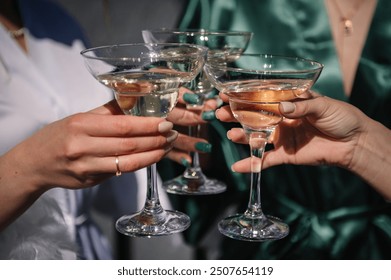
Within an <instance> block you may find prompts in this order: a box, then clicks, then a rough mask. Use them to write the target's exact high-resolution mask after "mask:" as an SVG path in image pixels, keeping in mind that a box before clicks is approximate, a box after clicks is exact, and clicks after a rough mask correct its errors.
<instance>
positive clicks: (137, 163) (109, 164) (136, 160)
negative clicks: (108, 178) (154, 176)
mask: <svg viewBox="0 0 391 280" xmlns="http://www.w3.org/2000/svg"><path fill="white" fill-rule="evenodd" d="M166 153H167V150H165V149H157V150H152V151H148V152H143V153H136V154H130V155H121V156H118V170H117V164H116V156H110V157H102V158H98V157H97V158H90V159H89V160H86V161H84V162H82V163H80V161H79V162H77V164H78V166H76V167H74V168H75V170H79V171H80V174H88V173H90V174H96V173H97V174H100V173H106V174H116V173H117V171H120V172H121V173H125V172H133V171H136V170H139V169H141V168H144V167H147V166H150V165H151V164H153V163H156V162H158V161H160V160H161V159H162V158H163V157H164V156H165V155H166ZM90 166H94V170H93V171H88V170H87V169H88V168H90ZM83 170H85V171H83Z"/></svg>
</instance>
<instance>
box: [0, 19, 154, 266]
mask: <svg viewBox="0 0 391 280" xmlns="http://www.w3.org/2000/svg"><path fill="white" fill-rule="evenodd" d="M25 39H26V42H27V47H28V54H25V53H24V52H23V51H22V49H21V48H20V47H19V45H18V44H17V43H16V42H15V40H13V39H12V38H11V37H10V36H9V34H8V33H7V31H6V29H5V28H4V27H3V26H2V25H1V24H0V131H1V137H0V155H1V154H3V153H5V152H6V151H8V150H9V149H10V148H12V147H13V146H15V145H16V144H17V143H18V142H20V141H22V140H24V139H25V138H27V137H28V136H29V135H31V134H32V133H34V132H35V131H37V130H38V129H40V128H42V127H43V126H45V125H47V124H49V123H51V122H53V121H56V120H58V119H61V118H64V117H66V116H68V115H70V114H74V113H77V112H82V111H87V110H90V109H93V108H95V107H97V106H100V105H102V104H104V103H106V102H107V101H108V100H111V99H112V93H111V92H110V91H109V90H107V89H106V88H105V87H104V86H103V85H100V84H99V83H98V82H97V81H96V80H95V79H94V78H93V77H92V76H91V75H90V74H89V73H88V71H87V70H86V67H85V65H84V63H83V60H82V57H81V55H80V54H79V53H80V51H81V50H83V49H84V48H85V47H84V45H83V43H82V41H81V40H75V41H74V42H73V43H72V45H71V46H69V45H66V44H63V43H61V42H57V41H55V40H52V39H49V38H36V37H34V36H33V35H32V34H30V33H29V32H28V30H27V32H26V35H25ZM21 160H23V159H21ZM113 168H115V163H114V162H113ZM145 179H146V174H145V172H144V170H141V171H138V172H135V173H131V174H126V175H124V176H122V177H121V179H116V178H115V179H112V180H110V182H108V183H107V184H110V183H111V185H114V186H112V187H113V190H114V193H117V194H121V195H118V196H117V197H122V201H117V203H118V204H115V205H113V208H116V209H117V211H116V213H114V214H113V215H114V217H116V216H118V215H120V214H124V212H125V211H135V210H136V208H137V207H139V205H137V190H136V188H137V186H141V187H142V186H144V185H145V184H146V182H145V181H146V180H145ZM97 191H98V189H97V187H95V188H91V189H86V190H77V191H75V190H66V189H62V188H54V189H51V190H50V191H48V192H46V193H45V194H44V195H43V196H42V197H40V198H39V199H38V200H37V201H36V202H35V203H34V205H33V206H32V207H31V208H30V209H28V210H27V211H26V212H25V213H24V214H23V215H22V216H21V217H20V218H18V219H17V220H16V221H15V222H14V223H12V224H11V225H10V226H9V227H7V228H6V229H5V230H3V231H2V232H1V233H0V248H1V249H0V258H1V259H72V258H88V259H91V258H102V259H108V258H111V254H110V249H109V247H108V244H107V240H106V239H105V238H104V237H103V236H102V235H101V234H100V232H99V231H98V230H97V228H96V227H95V226H94V224H92V223H91V221H90V219H89V213H88V212H89V207H90V206H91V204H92V202H93V194H94V193H95V192H97ZM142 192H143V193H144V191H142ZM106 203H108V204H109V203H114V202H113V201H106ZM121 206H127V209H125V208H126V207H121ZM106 208H108V209H109V208H110V206H106ZM113 226H114V225H113Z"/></svg>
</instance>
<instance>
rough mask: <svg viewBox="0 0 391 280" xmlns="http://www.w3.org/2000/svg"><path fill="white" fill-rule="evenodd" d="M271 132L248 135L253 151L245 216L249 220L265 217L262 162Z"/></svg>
mask: <svg viewBox="0 0 391 280" xmlns="http://www.w3.org/2000/svg"><path fill="white" fill-rule="evenodd" d="M270 134H271V133H269V132H263V131H262V132H254V131H252V132H250V133H249V134H248V137H249V144H250V150H251V185H250V199H249V202H248V206H247V210H246V212H245V215H246V216H248V217H249V218H259V217H262V216H264V214H263V212H262V207H261V171H262V160H263V154H264V151H265V147H266V144H267V140H268V137H269V136H270Z"/></svg>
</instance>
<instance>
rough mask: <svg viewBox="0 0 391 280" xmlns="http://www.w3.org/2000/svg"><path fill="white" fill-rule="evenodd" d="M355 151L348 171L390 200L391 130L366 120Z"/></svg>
mask: <svg viewBox="0 0 391 280" xmlns="http://www.w3.org/2000/svg"><path fill="white" fill-rule="evenodd" d="M355 150H356V151H355V155H354V157H353V160H352V164H351V166H350V167H349V169H350V170H351V171H353V172H355V173H356V174H358V175H359V176H361V177H362V178H363V179H364V180H365V181H367V182H368V183H369V184H370V185H371V186H372V187H373V188H374V189H375V190H377V191H378V192H379V193H380V194H382V195H383V196H384V197H385V199H387V200H391V130H390V129H388V128H387V127H385V126H383V125H382V124H380V123H378V122H376V121H373V120H370V119H368V120H366V121H365V130H364V132H363V133H362V136H361V137H360V139H359V142H358V146H357V147H356V149H355Z"/></svg>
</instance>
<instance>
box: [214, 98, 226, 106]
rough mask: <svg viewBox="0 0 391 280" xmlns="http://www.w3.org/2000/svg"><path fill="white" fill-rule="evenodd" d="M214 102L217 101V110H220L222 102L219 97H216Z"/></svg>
mask: <svg viewBox="0 0 391 280" xmlns="http://www.w3.org/2000/svg"><path fill="white" fill-rule="evenodd" d="M216 101H217V108H220V107H221V106H223V104H224V101H223V100H222V99H221V98H220V97H217V98H216Z"/></svg>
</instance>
